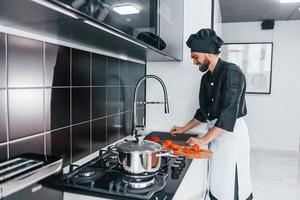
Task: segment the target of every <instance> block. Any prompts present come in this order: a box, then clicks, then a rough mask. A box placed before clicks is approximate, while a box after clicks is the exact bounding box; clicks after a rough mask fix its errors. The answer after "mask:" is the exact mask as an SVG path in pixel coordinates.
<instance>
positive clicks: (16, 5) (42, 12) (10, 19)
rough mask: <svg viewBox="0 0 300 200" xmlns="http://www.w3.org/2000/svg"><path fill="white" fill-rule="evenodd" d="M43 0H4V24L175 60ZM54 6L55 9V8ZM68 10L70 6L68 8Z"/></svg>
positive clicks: (145, 57)
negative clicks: (43, 3) (64, 11)
mask: <svg viewBox="0 0 300 200" xmlns="http://www.w3.org/2000/svg"><path fill="white" fill-rule="evenodd" d="M37 2H46V4H49V3H50V2H49V1H41V0H1V3H0V25H1V26H5V27H9V28H15V29H18V30H21V31H26V32H31V33H33V34H38V35H41V36H44V37H49V38H53V39H57V40H60V41H65V42H70V43H74V44H76V45H82V46H86V47H90V48H94V49H98V50H101V51H106V52H109V53H113V54H117V55H122V56H125V57H129V58H133V59H137V60H141V61H148V62H149V61H174V60H176V59H173V58H171V57H169V56H167V55H166V54H164V53H163V52H161V51H159V50H157V49H155V48H154V47H151V46H149V45H147V44H145V43H143V42H141V41H139V40H137V39H135V38H133V37H130V36H128V35H125V34H124V33H122V32H119V31H118V30H113V29H111V28H109V27H105V25H101V24H99V23H97V22H95V21H93V19H88V18H87V17H86V16H83V15H80V13H75V12H74V13H73V14H74V16H76V17H73V16H72V13H71V12H69V14H68V13H67V14H66V13H63V12H61V10H64V8H61V10H59V9H58V10H57V9H55V8H60V7H59V6H58V5H57V4H54V3H50V5H51V4H52V5H53V7H49V6H45V5H42V4H41V3H37ZM53 8H54V9H53ZM65 10H66V9H65ZM66 11H67V10H66Z"/></svg>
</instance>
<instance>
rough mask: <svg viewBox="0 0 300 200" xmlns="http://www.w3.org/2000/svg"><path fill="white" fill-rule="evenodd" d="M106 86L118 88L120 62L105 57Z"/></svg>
mask: <svg viewBox="0 0 300 200" xmlns="http://www.w3.org/2000/svg"><path fill="white" fill-rule="evenodd" d="M106 84H107V85H110V86H119V85H120V84H121V83H120V60H118V59H116V58H112V57H107V83H106Z"/></svg>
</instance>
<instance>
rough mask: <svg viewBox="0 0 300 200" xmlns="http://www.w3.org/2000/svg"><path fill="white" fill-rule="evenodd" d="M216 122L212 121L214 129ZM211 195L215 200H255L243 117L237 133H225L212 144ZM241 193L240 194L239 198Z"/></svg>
mask: <svg viewBox="0 0 300 200" xmlns="http://www.w3.org/2000/svg"><path fill="white" fill-rule="evenodd" d="M215 122H216V120H213V121H209V122H208V129H211V128H212V127H213V126H214V124H215ZM209 149H210V150H211V151H212V152H213V156H212V157H211V158H210V160H209V196H210V199H211V200H252V199H253V197H252V188H251V180H250V163H249V157H250V155H249V154H250V147H249V136H248V129H247V125H246V123H245V121H244V120H243V118H239V119H237V120H236V124H235V127H234V131H233V132H228V131H225V132H224V133H222V134H221V135H220V136H219V137H217V138H216V139H215V140H213V141H212V142H211V143H210V144H209ZM237 194H238V195H237Z"/></svg>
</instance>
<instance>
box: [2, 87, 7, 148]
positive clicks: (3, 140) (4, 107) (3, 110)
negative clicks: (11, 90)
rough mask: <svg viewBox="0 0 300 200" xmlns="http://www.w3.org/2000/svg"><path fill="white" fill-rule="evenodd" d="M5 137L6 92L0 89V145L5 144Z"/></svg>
mask: <svg viewBox="0 0 300 200" xmlns="http://www.w3.org/2000/svg"><path fill="white" fill-rule="evenodd" d="M6 135H7V111H6V90H2V89H0V143H1V142H6V140H7V139H6Z"/></svg>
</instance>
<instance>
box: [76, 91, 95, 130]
mask: <svg viewBox="0 0 300 200" xmlns="http://www.w3.org/2000/svg"><path fill="white" fill-rule="evenodd" d="M90 99H91V96H90V88H72V124H77V123H80V122H84V121H89V120H90V110H91V109H90V101H91V100H90Z"/></svg>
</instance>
